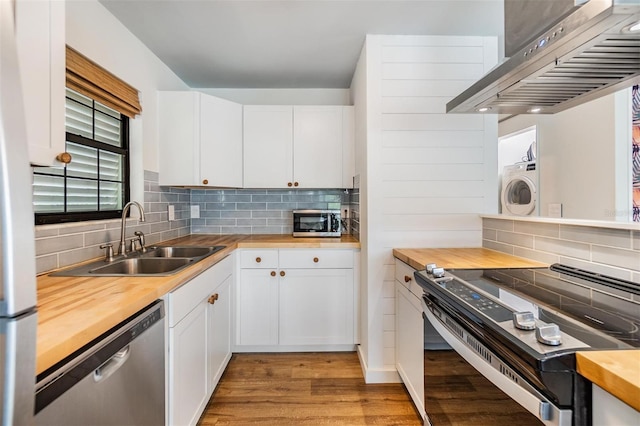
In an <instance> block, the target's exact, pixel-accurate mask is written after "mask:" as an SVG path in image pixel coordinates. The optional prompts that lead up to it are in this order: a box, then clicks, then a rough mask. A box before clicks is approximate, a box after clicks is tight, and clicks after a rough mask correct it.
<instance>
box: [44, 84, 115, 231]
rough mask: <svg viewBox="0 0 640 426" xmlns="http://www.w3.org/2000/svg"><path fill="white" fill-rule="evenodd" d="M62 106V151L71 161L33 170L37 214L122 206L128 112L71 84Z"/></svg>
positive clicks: (90, 211)
mask: <svg viewBox="0 0 640 426" xmlns="http://www.w3.org/2000/svg"><path fill="white" fill-rule="evenodd" d="M65 105H66V108H65V115H66V120H65V126H66V134H67V142H66V150H67V152H69V153H70V154H71V155H72V157H73V161H71V163H69V164H67V165H66V167H64V168H55V167H38V168H35V169H34V181H33V205H34V211H35V212H36V219H38V216H39V214H40V215H42V214H54V215H55V214H58V213H59V214H70V213H71V214H73V213H81V212H82V213H95V212H107V211H117V210H121V209H122V205H123V200H124V199H125V198H126V196H125V195H126V194H125V191H126V163H127V160H126V153H127V150H126V148H127V143H126V133H127V132H126V120H127V119H126V117H123V116H122V114H120V113H119V112H118V111H116V110H114V109H111V108H109V107H107V106H105V105H102V104H100V103H98V102H94V101H93V100H92V99H90V98H88V97H86V96H84V95H82V94H80V93H77V92H75V91H73V90H71V89H69V88H67V92H66V104H65ZM76 220H78V219H76ZM56 221H68V220H66V219H61V217H58V218H56Z"/></svg>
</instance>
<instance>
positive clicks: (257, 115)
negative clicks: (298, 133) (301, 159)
mask: <svg viewBox="0 0 640 426" xmlns="http://www.w3.org/2000/svg"><path fill="white" fill-rule="evenodd" d="M292 185H293V108H292V107H291V106H269V105H265V106H257V105H245V107H244V187H245V188H286V187H287V186H292Z"/></svg>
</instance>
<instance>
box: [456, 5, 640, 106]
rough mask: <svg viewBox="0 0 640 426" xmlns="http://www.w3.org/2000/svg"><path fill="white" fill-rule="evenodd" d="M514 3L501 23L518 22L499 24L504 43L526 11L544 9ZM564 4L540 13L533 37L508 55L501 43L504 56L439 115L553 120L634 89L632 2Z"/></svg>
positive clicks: (638, 53) (637, 16)
mask: <svg viewBox="0 0 640 426" xmlns="http://www.w3.org/2000/svg"><path fill="white" fill-rule="evenodd" d="M509 1H510V0H505V2H509ZM517 1H518V2H519V3H516V5H515V6H514V7H512V8H511V10H506V9H505V22H507V21H508V20H509V19H513V16H514V15H515V16H516V17H519V18H518V19H520V23H521V24H518V22H517V21H514V22H516V23H515V24H513V23H512V24H511V25H507V24H505V39H506V40H508V41H510V42H511V41H512V39H513V38H516V37H514V35H513V34H510V33H509V32H511V33H514V30H513V29H519V28H526V25H525V21H522V20H523V19H528V18H529V14H528V13H527V12H526V10H527V7H528V10H531V9H532V8H536V7H538V8H539V9H540V7H539V6H541V5H543V4H544V2H543V1H542V0H517ZM558 1H559V0H558ZM569 1H570V2H571V5H570V6H569V7H565V8H564V9H562V10H561V11H560V12H558V10H551V9H549V8H547V9H545V10H544V11H543V13H546V14H547V16H543V17H542V22H543V24H540V25H538V26H539V27H541V31H540V32H538V33H536V35H535V36H534V37H530V38H529V41H528V42H524V43H519V42H517V41H516V42H515V43H511V45H513V48H517V49H518V50H517V51H516V52H513V54H511V52H509V51H508V49H509V45H507V48H506V54H509V55H510V56H511V57H510V58H509V59H508V60H506V61H505V62H503V63H502V64H500V65H499V66H497V67H495V68H494V69H493V70H491V71H490V72H489V73H488V74H486V75H485V76H484V77H482V79H480V80H479V81H478V82H477V83H475V84H473V85H472V86H471V87H470V88H469V89H467V90H465V91H464V92H463V93H462V94H460V95H459V96H457V97H456V98H454V99H453V100H452V101H450V102H449V103H447V112H448V113H473V112H485V113H493V114H526V113H533V112H538V113H546V114H553V113H557V112H560V111H563V110H565V109H568V108H571V107H574V106H576V105H579V104H582V103H584V102H587V101H590V100H593V99H596V98H598V97H601V96H604V95H606V94H609V93H613V92H615V91H618V90H620V89H622V88H624V87H629V86H632V85H634V84H639V83H640V28H639V27H640V25H636V24H638V23H639V22H640V0H590V1H588V2H586V3H585V2H584V0H583V1H582V2H580V1H576V0H569ZM547 3H549V2H547ZM565 3H566V0H565ZM505 5H506V4H505ZM543 9H544V8H543ZM518 10H519V11H520V13H518ZM549 13H551V14H552V15H551V16H553V18H549ZM559 14H560V15H559ZM508 15H509V16H508ZM529 26H531V25H529ZM536 109H538V110H536Z"/></svg>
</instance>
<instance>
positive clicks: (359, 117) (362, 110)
mask: <svg viewBox="0 0 640 426" xmlns="http://www.w3.org/2000/svg"><path fill="white" fill-rule="evenodd" d="M350 92H351V103H352V104H353V106H354V121H355V127H354V142H355V157H356V158H355V160H356V165H355V174H356V176H357V177H358V178H357V181H358V185H357V186H356V187H357V188H359V189H360V191H359V193H360V200H359V205H358V213H359V238H360V243H361V247H362V249H361V252H360V261H361V264H360V300H361V303H360V346H359V350H360V355H361V356H360V359H361V362H362V364H363V365H364V364H365V363H366V360H367V359H368V356H367V348H368V347H369V343H368V342H369V339H368V331H367V330H368V327H367V318H368V316H369V315H368V308H369V306H368V304H367V303H362V301H364V300H368V298H369V291H368V286H367V283H368V282H369V273H368V258H369V250H368V247H369V235H368V233H367V223H368V220H367V218H368V215H367V209H366V208H364V206H366V205H367V202H368V199H369V198H368V196H367V193H368V191H367V122H368V120H367V47H366V41H365V44H364V45H363V46H362V52H361V54H360V58H359V60H358V63H357V65H356V70H355V72H354V74H353V79H352V81H351V90H350ZM365 369H366V368H365Z"/></svg>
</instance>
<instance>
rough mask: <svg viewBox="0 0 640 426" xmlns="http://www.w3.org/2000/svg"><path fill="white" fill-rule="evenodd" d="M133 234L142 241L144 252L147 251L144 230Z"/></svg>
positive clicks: (141, 247)
mask: <svg viewBox="0 0 640 426" xmlns="http://www.w3.org/2000/svg"><path fill="white" fill-rule="evenodd" d="M133 235H135V236H136V237H138V238H137V239H138V241H139V242H140V251H142V252H143V253H144V252H146V251H147V248H146V247H145V243H144V233H143V232H142V231H136V232H134V233H133Z"/></svg>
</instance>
